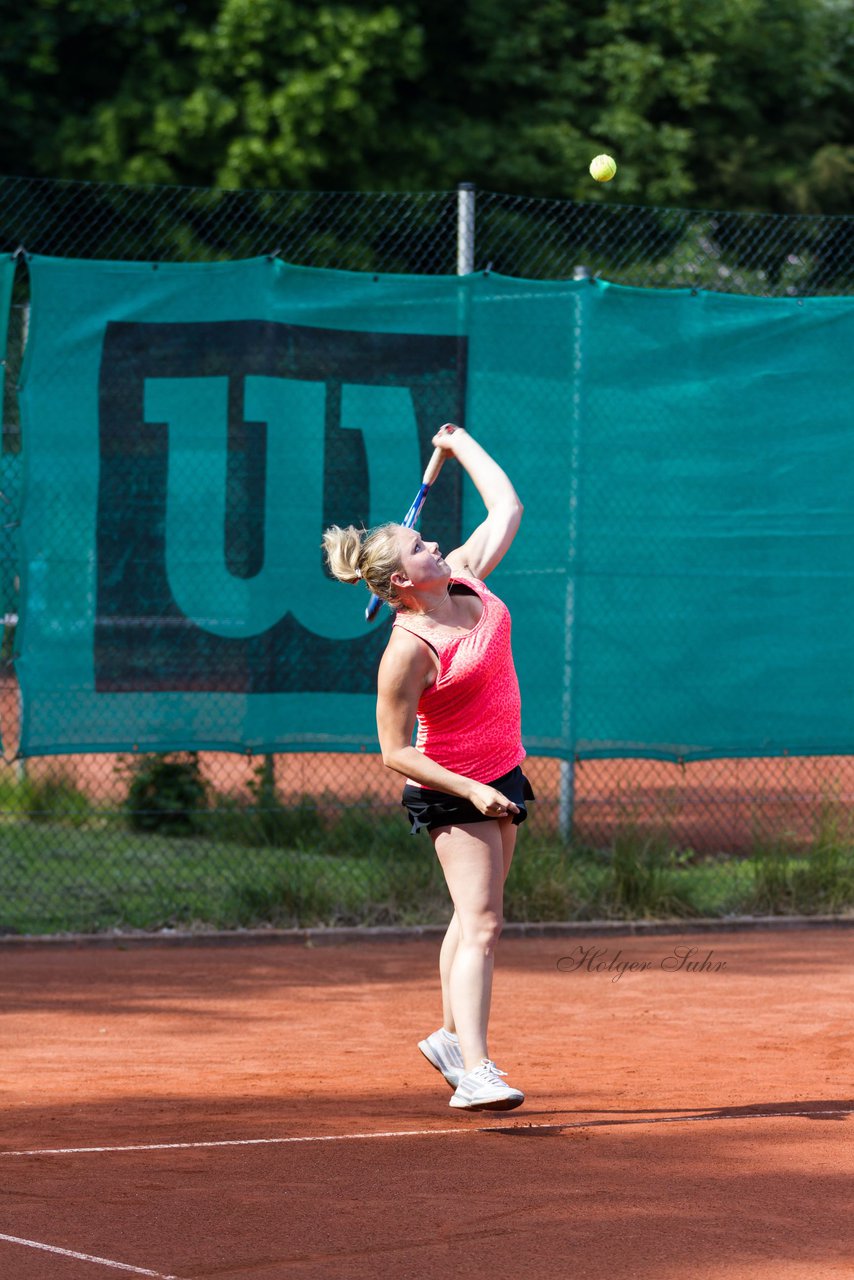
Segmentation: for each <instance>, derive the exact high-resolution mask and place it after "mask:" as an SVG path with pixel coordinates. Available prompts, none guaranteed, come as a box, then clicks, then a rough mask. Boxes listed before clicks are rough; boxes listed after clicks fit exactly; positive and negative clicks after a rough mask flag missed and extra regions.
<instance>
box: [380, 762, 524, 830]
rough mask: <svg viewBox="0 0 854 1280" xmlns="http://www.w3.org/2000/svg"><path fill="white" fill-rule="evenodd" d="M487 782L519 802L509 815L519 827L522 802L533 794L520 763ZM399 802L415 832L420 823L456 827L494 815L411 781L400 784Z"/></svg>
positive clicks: (421, 824)
mask: <svg viewBox="0 0 854 1280" xmlns="http://www.w3.org/2000/svg"><path fill="white" fill-rule="evenodd" d="M487 786H489V787H495V790H496V791H500V792H501V794H502V795H505V796H506V797H507V799H508V800H512V801H513V803H514V804H517V805H518V806H519V812H518V813H511V814H509V815H508V816H509V817H510V818H511V819H512V821H513V825H514V827H518V825H519V823H520V822H524V821H525V819H526V818H527V816H528V809H527V806H526V803H525V802H526V801H527V800H533V799H535V796H534V792H533V790H532V788H531V784H530V782H529V781H528V779H527V778H526V777H525V775H524V773H523V772H522V767H521V765H517V766H516V768H515V769H511V770H510V772H509V773H505V774H504V775H503V776H502V777H500V778H496V779H495V781H494V782H488V783H487ZM401 804H403V805H404V806H405V808H406V811H407V813H408V814H409V821H410V822H411V823H412V834H413V835H414V836H417V835H418V832H419V831H420V830H421V828H422V827H426V828H427V830H428V831H432V830H433V829H434V828H435V827H457V826H460V825H461V824H463V823H465V824H468V823H472V822H495V821H496V819H495V818H494V817H491V818H490V817H487V815H486V814H485V813H481V812H480V810H479V809H476V808H475V806H474V805H473V804H472V802H471V801H470V800H463V799H461V798H460V797H459V796H451V795H448V793H447V792H446V791H431V790H430V789H429V788H428V787H416V786H414V785H413V784H412V783H411V782H408V783H407V784H406V786H405V787H404V788H403V797H402V799H401Z"/></svg>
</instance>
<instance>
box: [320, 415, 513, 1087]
mask: <svg viewBox="0 0 854 1280" xmlns="http://www.w3.org/2000/svg"><path fill="white" fill-rule="evenodd" d="M433 445H434V447H437V448H441V449H443V450H445V451H446V452H447V454H449V455H451V456H452V457H454V458H456V459H457V461H458V462H459V463H460V465H461V466H462V467H463V468H464V469H465V471H466V472H467V473H468V474H469V476H470V477H471V479H472V481H473V482H474V485H475V487H476V488H477V490H478V492H479V494H480V496H481V498H482V499H483V502H484V505H485V507H486V513H487V514H486V519H485V520H484V521H483V523H482V524H480V525H479V526H478V527H477V528H476V529H475V531H474V532H473V533H472V534H471V536H470V537H469V538H468V540H467V541H466V542H465V543H463V545H462V546H461V547H458V548H457V550H455V551H452V552H450V553H449V555H448V556H447V558H443V556H442V555H441V553H440V551H439V548H438V546H437V545H436V543H435V542H429V541H427V540H426V539H424V538H422V536H421V535H420V534H419V533H418V532H417V531H416V530H414V529H410V528H406V527H405V526H403V525H396V524H390V525H382V526H380V527H379V528H378V529H375V530H373V531H371V532H369V533H366V532H365V531H360V530H358V529H355V528H353V527H352V526H351V527H349V528H347V529H341V528H338V527H337V526H333V527H332V528H331V529H328V530H327V531H326V533H325V534H324V539H323V542H324V548H325V551H326V556H327V560H328V563H329V566H330V569H331V572H332V573H333V575H334V576H335V577H336V578H338V579H339V581H341V582H358V581H360V580H362V581H364V582H365V584H366V585H367V587H368V588H369V589H370V590H371V591H372V592H374V593H375V594H376V595H378V596H379V597H380V598H381V599H383V600H385V601H387V602H388V603H389V604H390V605H391V606H392V608H393V609H394V611H395V618H394V625H393V627H392V631H391V635H390V637H389V642H388V645H387V647H386V650H385V653H384V654H383V658H382V661H381V663H380V668H379V674H378V690H377V726H378V730H379V740H380V746H381V749H382V754H383V760H384V762H385V763H386V765H388V766H389V768H391V769H394V770H395V771H396V772H398V773H401V774H403V775H404V777H405V778H406V779H407V782H406V785H405V787H404V789H403V803H404V805H405V806H406V808H407V810H408V813H409V817H410V820H411V822H412V829H413V832H414V833H417V832H418V831H420V830H421V828H422V827H425V828H426V829H427V831H428V833H429V835H430V838H431V839H432V841H433V844H434V846H435V850H436V854H437V856H438V858H439V862H440V863H441V866H442V870H443V872H444V875H445V880H446V882H447V885H448V890H449V892H450V895H451V900H452V902H453V905H454V914H453V916H452V918H451V922H450V925H449V926H448V930H447V932H446V934H445V938H444V941H443V943H442V948H441V952H440V957H439V972H440V977H441V984H442V999H443V1015H444V1025H443V1026H442V1027H440V1028H439V1030H438V1031H435V1032H433V1034H432V1035H430V1036H428V1037H427V1038H426V1039H425V1040H422V1041H421V1043H420V1044H419V1046H418V1047H419V1049H420V1050H421V1052H422V1053H423V1054H424V1056H425V1057H426V1058H427V1059H428V1061H429V1062H430V1063H431V1064H432V1065H433V1066H434V1067H435V1068H436V1069H437V1070H438V1071H440V1072H441V1073H442V1075H443V1076H444V1077H445V1079H446V1080H447V1081H448V1083H449V1084H450V1085H451V1087H452V1088H453V1089H454V1093H453V1096H452V1097H451V1101H450V1105H451V1106H452V1107H462V1108H465V1109H467V1110H484V1109H486V1110H509V1109H510V1108H512V1107H518V1106H519V1105H520V1104H521V1103H522V1102H523V1101H524V1094H523V1093H522V1092H521V1091H520V1090H519V1089H514V1088H511V1087H510V1085H509V1084H507V1082H506V1081H505V1079H504V1077H505V1076H506V1074H507V1073H506V1072H504V1071H500V1070H499V1068H498V1067H497V1066H496V1065H495V1063H494V1062H493V1060H492V1058H491V1057H490V1053H489V1047H488V1044H487V1025H488V1021H489V1010H490V1002H491V996H492V975H493V965H494V958H495V947H496V944H497V942H498V938H499V935H500V932H501V924H502V916H503V891H504V880H505V878H506V876H507V872H508V871H509V869H510V862H511V859H512V857H513V849H514V845H515V842H516V828H517V826H518V824H519V823H520V822H523V821H524V820H525V818H526V816H527V810H526V805H525V802H526V800H531V799H533V792H532V790H531V787H530V785H529V783H528V780H527V778H526V777H525V775H524V774H523V772H522V769H521V767H520V766H521V762H522V760H523V759H524V756H525V750H524V748H523V746H522V741H521V730H520V699H519V683H518V680H517V678H516V671H515V668H514V666H513V657H512V654H511V649H510V615H509V613H508V611H507V608H506V606H505V605H504V604H502V602H501V601H500V600H499V599H498V597H497V596H495V595H493V594H492V592H491V591H490V590H489V589H488V588H487V587H486V586H485V585H484V579H485V578H486V577H487V576H488V574H489V573H491V571H492V570H493V569H494V568H495V566H496V565H497V564H498V563H499V561H500V560H501V559H502V557H503V556H504V554H505V553H506V551H507V550H508V548H509V547H510V544H511V543H512V541H513V538H514V537H515V534H516V531H517V529H518V528H519V522H520V520H521V516H522V504H521V502H520V501H519V498H518V497H517V495H516V492H515V490H514V488H513V486H512V484H511V483H510V480H509V479H508V477H507V476H506V475H505V473H504V472H503V471H502V469H501V468H500V467H499V466H498V464H497V463H496V462H495V461H494V460H493V459H492V458H491V457H490V456H489V454H488V453H487V452H486V451H485V450H484V449H483V448H482V447H481V446H480V445H479V444H478V443H477V442H476V441H475V440H474V439H473V438H472V436H470V435H469V434H468V432H467V431H464V430H462V429H460V428H458V427H447V428H443V429H442V431H441V432H439V434H438V435H436V436H435V437H434V439H433ZM416 721H417V726H418V731H417V737H416V742H415V745H414V746H413V745H412V737H413V729H414V728H415V725H416Z"/></svg>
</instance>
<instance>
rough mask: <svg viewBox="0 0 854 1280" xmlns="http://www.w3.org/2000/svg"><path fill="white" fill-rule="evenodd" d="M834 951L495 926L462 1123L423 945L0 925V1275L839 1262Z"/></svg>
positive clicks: (842, 1094) (786, 1279)
mask: <svg viewBox="0 0 854 1280" xmlns="http://www.w3.org/2000/svg"><path fill="white" fill-rule="evenodd" d="M852 942H854V931H852V930H851V929H844V928H841V927H840V928H833V927H831V928H815V929H786V930H781V931H769V930H766V931H762V932H749V933H735V932H733V933H728V932H723V931H722V932H720V933H708V934H702V935H700V934H692V933H685V934H678V933H673V934H668V935H658V936H652V937H650V936H630V935H628V936H607V937H602V936H597V935H595V934H591V935H590V936H585V935H584V934H583V933H575V934H572V935H569V936H565V937H553V938H508V939H505V940H504V941H503V942H502V944H501V947H500V951H499V965H498V970H497V975H496V985H495V996H494V1004H493V1019H492V1043H491V1046H490V1048H491V1052H492V1054H493V1056H494V1057H495V1059H496V1060H497V1062H498V1063H499V1065H500V1066H502V1067H504V1068H505V1069H506V1070H508V1071H509V1073H510V1075H509V1079H510V1081H511V1083H514V1084H516V1085H518V1086H519V1087H520V1088H522V1089H524V1090H525V1092H526V1102H525V1105H524V1106H523V1107H521V1108H520V1109H519V1110H517V1111H513V1112H506V1113H488V1112H481V1113H474V1114H466V1113H460V1112H458V1111H455V1110H452V1109H451V1108H449V1107H448V1098H449V1096H450V1091H449V1089H448V1088H447V1086H446V1085H445V1082H444V1081H443V1080H442V1078H441V1077H440V1076H439V1075H438V1073H436V1072H435V1071H433V1070H432V1068H431V1067H430V1066H429V1065H428V1064H427V1063H426V1061H425V1060H424V1059H423V1058H422V1057H421V1055H420V1053H419V1052H418V1050H417V1047H416V1045H417V1041H418V1040H419V1039H420V1038H422V1037H423V1036H424V1035H425V1034H428V1033H429V1032H430V1031H432V1030H433V1029H434V1028H435V1027H436V1026H437V1025H438V1024H439V1002H438V997H437V978H436V959H437V950H438V944H437V943H436V941H435V940H434V939H430V940H419V941H412V940H407V941H397V942H384V943H376V942H374V943H367V942H366V943H362V944H358V943H347V944H345V945H332V946H314V947H307V946H298V945H293V944H289V945H284V944H281V943H278V944H277V943H267V944H264V943H262V942H260V941H255V940H251V939H249V940H247V941H246V942H244V943H241V944H240V945H229V946H217V945H210V944H205V943H204V942H200V943H198V944H197V945H177V944H172V945H164V944H160V945H154V944H151V943H143V942H141V941H133V940H116V941H115V942H111V943H109V944H107V943H104V942H101V943H100V944H98V945H85V944H77V945H75V944H71V943H69V944H59V943H50V944H41V945H37V944H26V943H12V942H9V943H6V944H5V945H3V947H2V948H0V972H2V993H0V994H2V1000H1V1001H0V1043H2V1046H3V1071H2V1085H0V1100H1V1101H2V1114H3V1121H2V1135H0V1178H1V1179H2V1182H0V1185H2V1190H3V1197H2V1203H3V1215H2V1223H3V1225H2V1227H0V1274H2V1276H3V1277H4V1280H85V1278H87V1277H90V1278H91V1277H97V1276H98V1275H105V1276H106V1275H107V1274H109V1273H113V1274H117V1273H124V1274H137V1275H149V1276H159V1277H165V1276H170V1277H178V1278H179V1280H192V1278H194V1277H217V1278H218V1280H237V1278H238V1277H239V1278H240V1280H243V1278H246V1280H278V1278H279V1277H283V1278H284V1277H288V1278H289V1277H305V1278H311V1280H321V1278H323V1280H328V1278H334V1280H337V1278H339V1277H340V1278H341V1280H361V1278H362V1277H368V1276H370V1277H375V1276H376V1275H377V1273H378V1272H385V1273H387V1274H389V1275H391V1276H394V1277H410V1276H411V1277H416V1276H417V1277H419V1278H421V1280H424V1278H426V1280H432V1277H437V1278H438V1277H443V1278H444V1277H448V1276H453V1275H466V1276H469V1277H475V1278H476V1280H480V1278H481V1277H483V1280H486V1278H487V1277H489V1278H490V1280H511V1278H512V1280H516V1278H517V1277H519V1276H520V1275H527V1274H530V1275H532V1276H535V1277H538V1280H551V1278H552V1277H554V1278H555V1280H557V1277H573V1278H578V1280H629V1278H631V1280H671V1278H672V1280H677V1278H678V1280H699V1278H703V1280H736V1278H737V1280H741V1278H742V1277H744V1280H747V1278H748V1277H749V1278H750V1280H757V1278H758V1280H765V1278H766V1277H767V1280H796V1278H797V1280H824V1278H825V1277H843V1276H845V1277H850V1276H851V1275H852V1274H854V1225H852V1215H851V1205H852V1189H854V1180H852V1175H854V1144H852V1141H851V1124H852V1118H851V1117H852V1110H854V1101H852V1099H854V1029H852V1017H851V1010H852V1003H853V1002H854V971H852V964H851V952H852ZM692 949H693V950H692Z"/></svg>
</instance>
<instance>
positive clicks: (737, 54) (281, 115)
mask: <svg viewBox="0 0 854 1280" xmlns="http://www.w3.org/2000/svg"><path fill="white" fill-rule="evenodd" d="M3 36H4V40H3V45H2V48H0V98H1V99H2V101H3V104H4V107H5V109H6V121H5V129H4V132H3V135H2V137H0V170H2V171H5V172H7V173H24V174H26V173H33V174H39V175H43V176H51V177H81V178H89V179H99V180H113V181H125V182H127V181H131V182H138V181H146V182H166V183H176V182H177V183H187V184H193V185H201V186H208V185H219V186H226V187H235V186H253V187H272V188H279V189H281V188H287V189H326V190H335V189H345V190H354V189H368V188H373V189H382V190H422V189H428V190H443V189H449V188H451V187H453V186H454V185H455V184H456V183H457V182H459V181H462V180H471V181H474V182H476V183H477V184H478V185H479V186H480V187H483V188H486V189H489V190H493V191H506V192H511V193H520V194H527V195H532V196H552V197H557V198H574V199H580V200H586V201H596V200H603V201H619V202H621V203H641V204H652V205H658V204H665V205H687V206H694V207H707V208H724V209H734V210H738V209H767V210H772V211H797V212H847V211H848V210H849V209H850V208H851V201H852V197H854V146H852V138H851V132H850V122H851V120H852V118H854V25H852V23H851V3H850V0H785V3H784V4H781V3H780V0H572V2H570V0H391V2H389V3H382V2H381V0H349V2H344V0H341V2H335V3H333V2H326V3H323V2H322V0H321V2H320V3H316V2H314V0H194V3H193V4H192V5H189V4H185V3H184V4H181V3H175V0H146V3H145V4H144V5H140V4H139V2H138V0H97V3H96V0H31V2H30V4H29V5H27V6H24V7H21V8H19V9H18V10H17V11H15V12H14V13H13V14H10V15H9V16H8V17H7V18H6V19H5V21H4V29H3ZM599 151H609V152H611V153H612V154H613V155H614V156H615V158H616V160H617V163H618V165H619V173H618V176H617V179H616V180H615V181H614V182H612V183H610V184H604V185H599V184H596V183H594V182H593V181H592V180H591V179H590V177H589V176H588V173H587V165H588V163H589V160H590V158H591V157H592V156H593V155H594V154H596V153H597V152H599Z"/></svg>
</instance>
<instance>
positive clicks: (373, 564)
mask: <svg viewBox="0 0 854 1280" xmlns="http://www.w3.org/2000/svg"><path fill="white" fill-rule="evenodd" d="M398 528H399V526H398V525H396V524H381V525H379V526H378V527H377V528H376V529H370V530H367V529H357V528H355V526H354V525H352V524H351V525H348V526H347V528H346V529H342V528H340V527H339V526H338V525H337V524H333V525H332V526H331V527H330V528H329V529H327V530H326V532H325V533H324V535H323V550H324V553H325V555H326V562H327V564H328V565H329V571H330V573H331V574H332V576H333V578H337V579H338V581H339V582H349V583H353V582H359V581H360V580H362V581H364V582H365V585H366V586H367V587H368V588H369V589H370V590H371V591H372V592H373V593H374V595H377V596H379V598H380V599H381V600H385V601H387V602H388V604H390V605H392V607H397V605H398V603H399V602H398V599H397V594H396V592H395V589H394V587H393V586H392V582H391V575H392V574H393V573H396V572H397V570H398V569H399V568H400V547H399V545H398V541H397V530H398Z"/></svg>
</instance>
